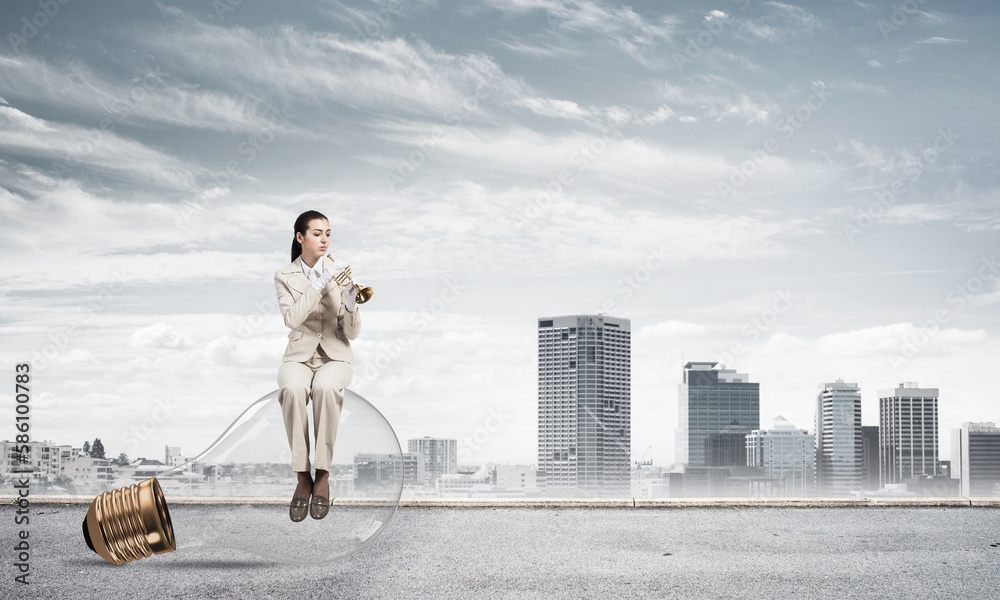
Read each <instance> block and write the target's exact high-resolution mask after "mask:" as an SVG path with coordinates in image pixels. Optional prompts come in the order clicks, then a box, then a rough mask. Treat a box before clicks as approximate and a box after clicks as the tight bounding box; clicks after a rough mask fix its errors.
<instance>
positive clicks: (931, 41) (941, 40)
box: [917, 36, 969, 44]
mask: <svg viewBox="0 0 1000 600" xmlns="http://www.w3.org/2000/svg"><path fill="white" fill-rule="evenodd" d="M968 41H969V40H960V39H955V38H946V37H938V36H935V37H932V38H927V39H926V40H920V41H919V42H917V43H918V44H964V43H966V42H968Z"/></svg>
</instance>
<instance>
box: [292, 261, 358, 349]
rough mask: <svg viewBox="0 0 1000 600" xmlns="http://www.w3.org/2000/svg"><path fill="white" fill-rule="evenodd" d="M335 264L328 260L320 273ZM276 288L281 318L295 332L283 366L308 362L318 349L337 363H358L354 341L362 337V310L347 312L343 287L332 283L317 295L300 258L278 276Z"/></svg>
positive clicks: (321, 266)
mask: <svg viewBox="0 0 1000 600" xmlns="http://www.w3.org/2000/svg"><path fill="white" fill-rule="evenodd" d="M331 262H332V261H331V260H330V259H329V258H327V257H325V256H324V257H323V259H322V265H320V269H325V268H326V267H327V266H328V265H330V264H331ZM274 287H275V289H276V290H277V292H278V306H279V307H280V308H281V316H282V317H284V319H285V325H287V326H288V327H289V328H291V331H290V332H289V333H288V346H286V347H285V355H284V356H283V357H282V359H281V360H282V362H289V361H297V362H306V361H307V360H309V358H310V357H311V356H312V355H313V352H315V351H316V346H322V347H323V351H324V352H326V354H327V356H329V357H330V358H332V359H334V360H342V361H345V362H351V361H352V360H354V352H353V350H351V342H350V340H353V339H356V338H357V337H358V334H359V333H361V310H357V311H355V312H354V313H349V312H347V309H346V308H345V307H344V287H343V286H340V285H338V284H337V282H336V281H331V282H330V283H328V284H327V286H326V287H325V288H323V291H322V292H317V291H316V288H314V287H313V286H312V284H311V283H309V280H308V279H306V276H305V274H304V273H302V263H301V262H299V258H298V257H295V260H293V261H292V262H291V263H289V264H288V265H287V266H285V267H283V268H281V269H278V270H277V271H276V272H275V274H274Z"/></svg>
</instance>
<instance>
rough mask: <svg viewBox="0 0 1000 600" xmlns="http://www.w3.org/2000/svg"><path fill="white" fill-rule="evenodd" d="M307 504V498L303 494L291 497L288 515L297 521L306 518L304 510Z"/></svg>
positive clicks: (306, 508)
mask: <svg viewBox="0 0 1000 600" xmlns="http://www.w3.org/2000/svg"><path fill="white" fill-rule="evenodd" d="M308 506H309V498H307V497H304V496H296V497H294V498H292V502H291V503H290V504H289V505H288V516H289V517H290V518H291V519H292V521H295V522H296V523H298V522H299V521H302V520H303V519H305V518H306V512H307V510H308Z"/></svg>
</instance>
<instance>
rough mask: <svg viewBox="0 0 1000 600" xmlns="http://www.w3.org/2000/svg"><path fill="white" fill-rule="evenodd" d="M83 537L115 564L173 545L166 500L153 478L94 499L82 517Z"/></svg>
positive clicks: (171, 547) (168, 548)
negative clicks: (83, 517) (85, 514)
mask: <svg viewBox="0 0 1000 600" xmlns="http://www.w3.org/2000/svg"><path fill="white" fill-rule="evenodd" d="M83 537H84V539H86V540H87V546H89V547H90V549H91V550H93V551H94V552H96V553H97V554H98V555H100V556H101V558H104V559H105V560H107V561H108V562H113V563H115V564H116V565H122V564H125V563H127V562H132V561H133V560H138V559H140V558H145V557H147V556H151V555H153V554H164V553H166V552H173V551H174V550H175V549H176V547H177V544H176V542H175V540H174V527H173V524H172V523H171V521H170V511H169V510H167V501H166V499H165V498H164V497H163V490H162V489H161V488H160V484H159V482H158V481H156V478H155V477H151V478H150V479H147V480H145V481H140V482H139V483H136V484H133V485H129V486H125V487H123V488H120V489H117V490H112V491H110V492H104V493H103V494H101V495H100V496H98V497H96V498H94V501H93V502H91V503H90V509H89V510H88V511H87V517H86V518H85V519H84V520H83Z"/></svg>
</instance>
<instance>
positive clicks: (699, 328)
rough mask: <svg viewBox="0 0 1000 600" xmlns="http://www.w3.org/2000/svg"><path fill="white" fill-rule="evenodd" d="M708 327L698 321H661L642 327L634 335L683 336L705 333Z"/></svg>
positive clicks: (656, 336)
mask: <svg viewBox="0 0 1000 600" xmlns="http://www.w3.org/2000/svg"><path fill="white" fill-rule="evenodd" d="M707 331H708V328H707V327H705V326H704V325H701V324H699V323H688V322H685V321H672V320H671V321H662V322H660V323H656V324H654V325H646V326H644V327H642V328H641V329H640V330H639V331H638V332H637V333H636V334H635V335H636V337H643V338H647V337H648V338H684V337H694V336H701V335H705V333H706V332H707Z"/></svg>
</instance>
